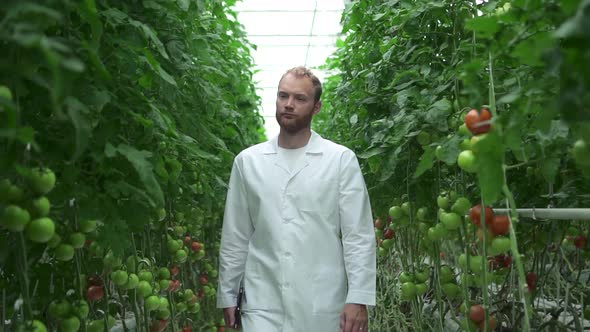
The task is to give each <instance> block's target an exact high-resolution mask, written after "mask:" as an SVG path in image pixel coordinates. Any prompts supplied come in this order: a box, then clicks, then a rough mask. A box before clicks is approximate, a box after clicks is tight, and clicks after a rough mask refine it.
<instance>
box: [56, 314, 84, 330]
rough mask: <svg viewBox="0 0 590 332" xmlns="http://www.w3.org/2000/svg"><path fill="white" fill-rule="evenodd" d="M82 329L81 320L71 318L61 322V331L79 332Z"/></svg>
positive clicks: (74, 317)
mask: <svg viewBox="0 0 590 332" xmlns="http://www.w3.org/2000/svg"><path fill="white" fill-rule="evenodd" d="M79 329H80V319H79V318H78V317H76V316H70V317H68V318H65V319H62V320H61V321H60V322H59V330H60V331H63V332H77V331H78V330H79Z"/></svg>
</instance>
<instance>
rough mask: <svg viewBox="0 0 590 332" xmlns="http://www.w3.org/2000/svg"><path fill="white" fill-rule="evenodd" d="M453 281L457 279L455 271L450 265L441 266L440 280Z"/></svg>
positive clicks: (443, 281)
mask: <svg viewBox="0 0 590 332" xmlns="http://www.w3.org/2000/svg"><path fill="white" fill-rule="evenodd" d="M451 281H455V273H454V272H453V270H452V269H451V268H450V267H449V266H448V265H443V266H441V267H440V282H441V283H448V282H451Z"/></svg>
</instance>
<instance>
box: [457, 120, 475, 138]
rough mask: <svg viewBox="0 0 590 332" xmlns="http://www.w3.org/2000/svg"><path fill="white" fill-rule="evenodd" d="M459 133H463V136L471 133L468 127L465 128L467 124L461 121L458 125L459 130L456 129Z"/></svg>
mask: <svg viewBox="0 0 590 332" xmlns="http://www.w3.org/2000/svg"><path fill="white" fill-rule="evenodd" d="M458 132H459V134H461V135H463V136H468V137H470V136H471V135H472V133H471V131H470V130H469V128H467V125H466V124H465V123H462V124H461V125H460V126H459V130H458Z"/></svg>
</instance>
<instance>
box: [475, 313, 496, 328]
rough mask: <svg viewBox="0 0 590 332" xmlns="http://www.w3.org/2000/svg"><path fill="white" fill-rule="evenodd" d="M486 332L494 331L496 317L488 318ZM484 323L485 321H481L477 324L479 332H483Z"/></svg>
mask: <svg viewBox="0 0 590 332" xmlns="http://www.w3.org/2000/svg"><path fill="white" fill-rule="evenodd" d="M488 323H489V324H488V331H495V330H496V326H497V325H498V321H497V320H496V317H493V316H490V320H489V321H488ZM485 325H486V322H485V319H484V320H482V321H481V322H479V324H478V326H479V330H480V331H483V330H484V328H485Z"/></svg>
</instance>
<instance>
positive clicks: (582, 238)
mask: <svg viewBox="0 0 590 332" xmlns="http://www.w3.org/2000/svg"><path fill="white" fill-rule="evenodd" d="M589 9H590V1H584V0H582V1H578V0H570V1H551V0H517V1H486V2H482V3H479V2H474V1H461V0H443V1H410V2H408V1H379V0H369V1H357V2H353V3H351V4H349V5H348V6H347V8H346V10H345V12H344V15H343V17H342V23H343V34H344V35H345V36H346V37H345V38H344V39H342V40H340V41H339V42H338V50H337V51H336V53H335V54H334V56H332V57H331V58H330V59H329V61H328V63H327V64H326V66H325V67H324V69H325V70H328V71H329V72H330V73H331V74H330V75H329V77H328V79H327V81H326V83H325V90H326V93H325V96H324V109H323V111H322V113H320V114H319V115H318V117H317V122H316V123H315V129H316V130H318V131H319V132H322V133H323V134H324V135H325V136H326V137H328V138H330V139H333V140H335V141H337V142H340V143H343V144H345V145H347V146H348V147H350V148H351V149H353V150H354V151H356V152H357V154H358V156H359V159H360V161H361V165H362V167H363V171H364V175H365V179H366V182H367V185H368V187H369V193H370V197H371V201H372V204H373V211H374V216H375V218H376V219H375V234H376V241H377V242H378V244H379V245H378V250H379V251H378V253H379V264H378V303H377V306H376V307H375V308H374V310H372V311H371V324H372V329H373V330H376V331H421V330H424V331H433V330H434V331H458V330H463V331H475V330H481V331H484V330H490V331H491V330H497V331H499V330H505V331H541V330H559V331H567V330H576V331H580V330H581V329H582V328H583V326H588V325H589V324H590V307H589V306H588V305H587V304H588V302H589V301H588V296H590V289H589V288H588V280H589V278H590V273H588V272H589V270H588V268H589V266H588V258H590V252H589V248H588V245H587V236H588V231H589V227H588V225H587V222H584V221H581V220H545V219H539V218H536V219H531V218H523V217H521V216H520V215H519V214H518V212H517V209H519V208H577V207H587V206H588V205H589V203H590V197H588V195H587V193H588V191H589V189H590V161H589V158H590V149H589V146H590V145H589V144H590V130H589V129H590V109H589V108H588V101H589V98H590V93H589V92H588V91H590V90H589V89H588V87H589V86H590V85H589V84H590V81H589V79H588V77H590V76H589V75H588V74H590V72H589V70H590V69H589V68H588V66H587V60H588V57H589V56H590V47H589V46H588V45H590V44H589V43H588V42H589V41H590V33H589V31H590V30H588V29H587V27H588V25H589V24H590V17H589V16H588V13H589V12H590V11H589Z"/></svg>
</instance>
